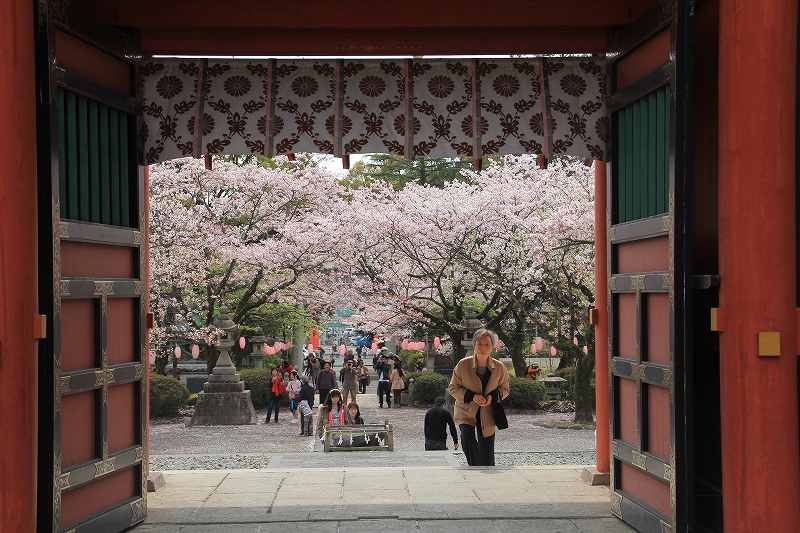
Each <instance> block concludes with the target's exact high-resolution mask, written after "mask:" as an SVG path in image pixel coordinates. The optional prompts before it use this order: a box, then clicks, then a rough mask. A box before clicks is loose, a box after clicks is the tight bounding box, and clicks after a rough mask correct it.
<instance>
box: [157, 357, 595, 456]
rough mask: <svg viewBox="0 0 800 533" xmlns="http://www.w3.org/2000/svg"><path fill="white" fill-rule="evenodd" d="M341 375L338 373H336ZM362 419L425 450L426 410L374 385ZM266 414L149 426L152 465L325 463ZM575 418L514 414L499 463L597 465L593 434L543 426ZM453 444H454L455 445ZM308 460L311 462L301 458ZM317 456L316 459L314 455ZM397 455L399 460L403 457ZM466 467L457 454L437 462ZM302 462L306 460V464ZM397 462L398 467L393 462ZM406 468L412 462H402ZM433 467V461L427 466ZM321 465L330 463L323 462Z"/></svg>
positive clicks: (402, 443) (410, 448)
mask: <svg viewBox="0 0 800 533" xmlns="http://www.w3.org/2000/svg"><path fill="white" fill-rule="evenodd" d="M337 372H338V369H337ZM358 403H359V406H360V407H361V412H362V415H363V416H364V419H365V420H366V421H367V422H368V423H369V422H382V421H383V420H385V419H386V420H389V421H390V422H391V423H392V424H393V425H394V428H395V449H396V450H397V452H416V451H423V450H424V436H423V420H424V418H425V409H421V408H413V407H402V408H399V409H397V408H394V407H393V408H386V407H384V408H383V409H380V408H379V407H378V401H377V393H376V381H375V380H374V379H373V380H372V383H371V385H370V387H369V389H368V390H367V393H366V394H359V395H358ZM265 416H266V413H265V412H264V411H259V412H258V421H259V423H258V424H257V425H252V426H215V427H189V428H187V427H185V426H184V424H183V423H180V422H175V423H169V424H164V423H159V422H156V423H155V424H153V425H152V426H151V441H150V442H151V464H152V465H153V468H154V469H156V470H182V469H195V468H199V469H214V468H221V469H234V468H264V467H266V466H268V465H272V464H274V463H275V462H276V461H277V462H278V465H291V466H315V465H316V464H317V463H319V461H320V460H321V459H319V458H314V457H309V454H312V453H314V439H313V438H310V437H300V436H298V433H299V427H298V425H297V424H292V423H291V420H290V415H289V412H288V410H283V411H282V412H281V414H280V419H279V420H280V422H279V423H278V424H277V425H276V424H274V423H273V424H269V425H264V423H263V422H264V417H265ZM572 416H573V415H572V414H563V415H560V414H510V415H509V423H510V427H509V429H507V430H504V431H501V432H499V433H498V436H497V440H496V445H495V447H496V451H497V454H496V460H497V464H498V465H499V466H517V465H548V464H589V463H593V462H594V461H595V456H594V431H592V430H576V429H551V428H546V427H542V425H541V424H542V423H545V422H553V421H554V420H571V418H572ZM451 446H452V444H451ZM303 455H304V456H306V457H307V459H304V458H303V457H299V456H303ZM314 455H317V454H316V453H314ZM397 457H398V458H399V457H401V455H400V454H398V455H397ZM451 459H452V460H454V461H455V463H458V464H464V463H465V462H466V461H465V460H464V455H463V454H462V453H461V452H460V451H459V452H457V453H456V454H455V455H454V456H453V457H449V458H442V460H441V461H439V462H437V463H436V464H440V465H447V464H453V461H451ZM304 461H308V462H307V463H305V464H304ZM393 464H397V463H393ZM402 464H408V463H401V464H400V465H402ZM425 464H429V463H427V462H426V463H425ZM322 466H329V463H328V462H326V461H324V460H323V461H322Z"/></svg>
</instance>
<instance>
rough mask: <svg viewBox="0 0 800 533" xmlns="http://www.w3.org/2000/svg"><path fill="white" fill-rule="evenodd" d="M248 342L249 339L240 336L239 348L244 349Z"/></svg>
mask: <svg viewBox="0 0 800 533" xmlns="http://www.w3.org/2000/svg"><path fill="white" fill-rule="evenodd" d="M246 344H247V341H246V340H245V338H244V337H239V349H240V350H244V347H245V345H246Z"/></svg>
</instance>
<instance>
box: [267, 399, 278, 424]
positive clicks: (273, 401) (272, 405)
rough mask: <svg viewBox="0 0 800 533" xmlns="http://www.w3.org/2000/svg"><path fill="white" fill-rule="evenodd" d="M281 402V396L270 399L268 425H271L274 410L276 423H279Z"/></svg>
mask: <svg viewBox="0 0 800 533" xmlns="http://www.w3.org/2000/svg"><path fill="white" fill-rule="evenodd" d="M280 401H281V398H280V396H273V397H271V398H270V399H269V403H267V420H266V421H267V423H269V419H270V417H271V416H272V411H273V410H274V411H275V422H277V421H278V411H280V409H281V404H280Z"/></svg>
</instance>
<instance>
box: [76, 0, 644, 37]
mask: <svg viewBox="0 0 800 533" xmlns="http://www.w3.org/2000/svg"><path fill="white" fill-rule="evenodd" d="M73 3H74V4H76V6H75V7H76V8H77V9H78V10H79V13H80V14H81V15H84V16H86V17H88V18H89V19H90V20H92V21H93V22H95V23H99V24H107V25H113V26H121V27H134V28H139V29H162V30H163V29H175V28H186V29H189V28H191V29H201V28H202V29H205V28H214V27H221V26H223V27H230V28H258V29H260V30H269V29H283V28H288V29H294V28H303V29H305V28H312V29H317V30H321V29H331V28H352V29H358V28H382V29H383V30H400V29H405V28H433V29H437V30H438V29H443V28H485V27H494V28H498V27H503V28H514V27H517V28H519V27H531V28H542V27H551V28H552V27H560V28H569V27H576V28H592V27H595V28H596V27H606V26H614V25H622V24H627V23H630V22H632V21H634V20H636V19H637V18H638V17H639V16H641V15H642V13H644V12H645V11H646V10H647V9H648V8H649V7H650V4H651V3H650V2H641V1H640V2H631V1H630V0H603V1H600V2H597V1H594V2H593V1H591V0H560V1H559V2H552V1H550V0H534V1H530V0H505V1H504V2H502V5H500V6H497V7H498V9H485V4H484V3H483V2H481V1H480V0H464V1H460V0H441V1H438V2H428V1H427V0H409V1H406V2H400V3H398V4H397V5H395V6H393V7H392V10H391V12H390V14H389V16H386V14H385V13H384V12H383V11H381V10H373V9H365V8H368V7H369V2H364V1H363V0H340V1H338V2H276V1H266V2H251V1H249V0H229V1H228V2H226V3H225V4H224V8H221V6H220V3H219V2H218V1H217V0H175V1H172V2H160V1H158V0H140V1H138V2H128V1H124V0H74V2H73Z"/></svg>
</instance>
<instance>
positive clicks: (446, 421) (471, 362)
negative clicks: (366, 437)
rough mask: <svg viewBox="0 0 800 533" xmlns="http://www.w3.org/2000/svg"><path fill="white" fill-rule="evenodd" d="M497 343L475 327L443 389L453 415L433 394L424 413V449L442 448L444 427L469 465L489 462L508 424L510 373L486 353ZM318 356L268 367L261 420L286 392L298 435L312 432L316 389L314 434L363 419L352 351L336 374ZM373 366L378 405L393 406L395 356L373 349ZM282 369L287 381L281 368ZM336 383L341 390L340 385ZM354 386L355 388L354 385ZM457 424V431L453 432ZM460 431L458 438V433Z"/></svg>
mask: <svg viewBox="0 0 800 533" xmlns="http://www.w3.org/2000/svg"><path fill="white" fill-rule="evenodd" d="M496 346H497V334H495V333H494V332H493V331H490V330H487V329H480V330H478V331H477V332H475V334H474V336H473V355H471V356H468V357H465V358H463V359H462V360H461V361H459V362H458V364H456V366H455V368H454V369H453V375H452V378H451V379H450V384H449V385H448V387H447V392H448V394H449V396H450V397H452V398H453V400H454V404H453V414H452V415H451V414H450V411H448V410H447V409H446V408H445V407H444V405H445V399H444V398H438V399H437V401H436V405H435V406H434V407H433V408H431V409H430V410H429V411H428V412H427V413H426V415H425V449H426V450H446V449H447V443H446V441H447V430H448V429H449V431H450V435H451V437H452V439H453V445H454V448H456V449H457V448H458V447H459V445H460V446H461V448H462V449H463V450H464V455H465V456H466V459H467V463H468V464H469V465H470V466H494V464H495V457H494V441H495V434H496V431H497V430H498V429H505V428H507V427H508V421H507V419H506V416H505V411H504V410H503V407H502V404H501V402H502V400H504V399H505V398H507V397H508V395H509V392H510V387H509V375H508V370H506V367H505V365H503V363H502V362H501V361H499V360H497V359H495V358H493V357H492V356H491V354H492V352H493V351H494V349H495V347H496ZM319 360H320V359H319V358H317V357H316V355H315V354H314V352H309V355H308V357H306V361H305V363H306V364H305V367H306V372H305V373H304V375H303V376H302V377H299V375H298V373H297V371H296V370H295V369H294V368H293V367H291V368H290V365H289V364H288V363H286V362H284V364H282V365H281V366H280V367H279V368H276V369H274V370H273V371H272V382H271V392H272V395H271V398H270V401H269V403H268V407H267V419H266V423H269V421H270V418H271V416H272V413H273V412H274V413H275V422H277V421H278V410H279V401H280V397H281V396H282V395H283V394H284V393H286V394H287V395H288V396H289V409H290V410H291V412H292V417H293V422H294V419H296V418H297V416H298V413H299V417H300V435H304V436H311V435H312V427H313V408H314V392H315V391H316V392H317V393H318V394H319V402H320V408H319V411H318V416H317V424H316V430H317V435H318V436H320V437H321V436H322V435H324V434H325V430H326V429H327V428H330V427H336V426H350V425H362V424H364V419H363V417H362V415H361V410H360V408H359V406H358V403H356V398H357V395H358V393H364V392H366V383H365V382H364V380H366V381H368V379H369V372H368V371H367V369H366V368H365V367H364V364H363V360H362V359H361V358H360V357H358V356H357V355H355V356H351V354H350V353H348V354H347V355H346V356H345V363H344V366H343V368H342V370H341V371H340V372H339V376H338V380H337V375H336V373H335V372H334V371H333V369H332V365H331V362H330V361H326V360H322V361H321V368H320V370H319V371H318V372H317V371H316V370H315V367H317V366H319V363H318V361H319ZM373 366H374V370H375V372H376V373H377V376H378V405H379V407H381V408H382V407H383V403H384V399H385V400H386V406H387V407H391V406H392V400H394V404H395V406H396V407H399V406H400V405H401V401H402V393H403V390H404V389H405V387H406V378H405V373H404V371H403V365H402V362H401V360H400V358H398V357H396V356H389V355H388V354H387V353H386V352H385V351H383V352H380V353H377V354H375V358H374V359H373ZM284 370H285V371H286V372H287V375H288V381H285V380H284V375H283V374H282V371H284ZM532 373H533V376H532V377H534V378H535V377H536V374H537V372H536V368H535V367H534V366H533V365H531V366H530V367H529V370H528V375H529V376H530V375H531V374H532ZM339 382H341V384H342V385H341V390H340V388H339ZM357 388H358V392H357V391H356V389H357ZM456 426H457V427H458V434H457V433H456ZM459 436H460V438H459Z"/></svg>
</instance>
